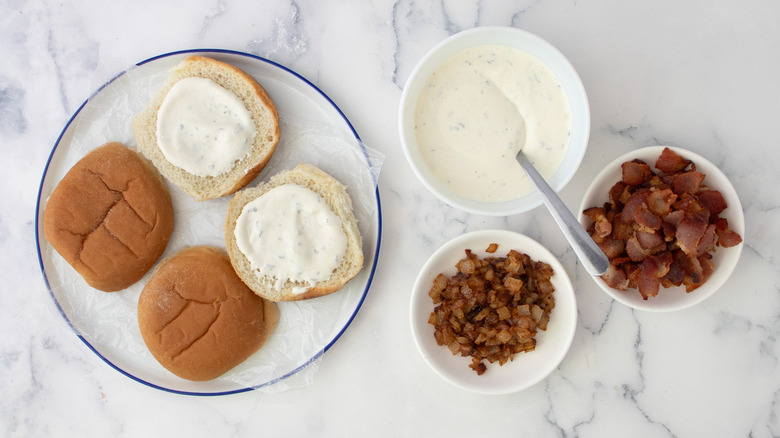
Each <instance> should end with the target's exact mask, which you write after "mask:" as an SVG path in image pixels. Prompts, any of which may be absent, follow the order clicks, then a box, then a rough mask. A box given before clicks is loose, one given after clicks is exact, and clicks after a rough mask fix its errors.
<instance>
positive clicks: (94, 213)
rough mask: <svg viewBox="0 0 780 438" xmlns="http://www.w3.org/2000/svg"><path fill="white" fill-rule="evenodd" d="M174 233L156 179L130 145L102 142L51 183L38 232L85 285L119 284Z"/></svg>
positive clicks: (167, 200)
mask: <svg viewBox="0 0 780 438" xmlns="http://www.w3.org/2000/svg"><path fill="white" fill-rule="evenodd" d="M172 232H173V206H172V204H171V197H170V195H169V193H168V190H167V189H166V187H165V185H164V183H163V181H162V179H161V178H160V177H159V175H158V174H157V172H156V171H155V170H154V168H153V167H152V166H151V165H150V164H149V163H148V162H147V161H146V160H144V159H143V158H142V157H141V156H139V155H138V154H137V153H136V152H134V151H132V150H131V149H128V148H127V147H125V146H124V145H122V144H120V143H115V142H112V143H106V144H105V145H102V146H100V147H98V148H96V149H94V150H92V151H91V152H89V153H88V154H87V155H85V156H84V157H83V158H82V159H81V160H79V161H78V162H77V163H76V164H75V165H74V166H73V167H72V168H71V169H70V170H69V171H68V173H67V174H65V177H63V178H62V180H61V181H60V182H59V183H58V184H57V187H55V189H54V191H53V192H52V194H51V196H50V197H49V199H48V201H47V202H46V207H45V210H44V212H43V234H44V236H45V237H46V240H47V241H49V243H50V244H51V245H52V246H53V247H54V249H55V250H56V251H57V252H58V253H59V254H60V255H61V256H62V257H63V258H64V259H65V260H66V261H67V262H68V263H69V264H70V265H71V266H72V267H73V268H74V269H75V270H76V271H77V272H78V273H79V275H81V276H82V277H83V278H84V280H85V281H86V282H87V284H89V285H90V286H92V287H94V288H95V289H99V290H102V291H106V292H113V291H118V290H122V289H125V288H127V287H129V286H130V285H132V284H133V283H135V282H137V281H138V280H140V279H141V277H143V276H144V274H146V272H147V271H148V270H149V269H150V268H151V267H152V266H153V265H154V263H155V262H157V259H158V258H159V257H160V256H161V255H162V253H163V251H164V250H165V247H166V246H167V245H168V239H169V238H170V235H171V233H172Z"/></svg>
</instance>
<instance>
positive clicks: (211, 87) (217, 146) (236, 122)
mask: <svg viewBox="0 0 780 438" xmlns="http://www.w3.org/2000/svg"><path fill="white" fill-rule="evenodd" d="M255 133H256V130H255V124H254V122H253V121H252V116H251V114H250V113H249V110H247V108H246V105H244V101H242V100H241V99H239V98H238V96H236V95H235V94H233V93H232V92H231V91H229V90H227V89H225V88H223V87H221V86H220V85H219V84H217V83H216V82H214V81H212V80H211V79H206V78H195V77H193V78H184V79H182V80H180V81H178V82H176V83H175V84H174V85H173V87H171V89H170V90H169V91H168V94H167V95H166V96H165V100H163V103H162V105H161V106H160V109H159V110H158V112H157V144H158V145H159V146H160V150H161V151H162V153H163V155H164V156H165V159H167V160H168V161H170V162H171V163H173V164H174V165H176V166H177V167H180V168H182V169H184V170H186V171H187V172H189V173H192V174H195V175H198V176H204V177H205V176H218V175H220V174H223V173H225V172H228V171H230V170H231V169H233V167H234V165H235V162H236V161H238V160H241V159H242V158H244V157H246V156H247V155H248V154H249V152H250V150H251V149H252V143H253V141H254V138H255Z"/></svg>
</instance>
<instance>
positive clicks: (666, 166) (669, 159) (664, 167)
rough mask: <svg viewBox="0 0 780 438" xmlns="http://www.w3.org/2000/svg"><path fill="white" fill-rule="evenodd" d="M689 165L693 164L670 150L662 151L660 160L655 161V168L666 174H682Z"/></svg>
mask: <svg viewBox="0 0 780 438" xmlns="http://www.w3.org/2000/svg"><path fill="white" fill-rule="evenodd" d="M689 164H691V161H690V160H686V159H685V158H683V157H681V156H680V155H679V154H678V153H677V152H675V151H673V150H671V149H669V148H664V150H663V151H661V155H659V156H658V159H657V160H656V161H655V168H656V169H658V170H660V171H661V172H666V173H671V172H680V171H682V170H685V168H686V167H688V165H689Z"/></svg>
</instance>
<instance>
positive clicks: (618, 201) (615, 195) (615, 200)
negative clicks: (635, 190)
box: [609, 181, 630, 210]
mask: <svg viewBox="0 0 780 438" xmlns="http://www.w3.org/2000/svg"><path fill="white" fill-rule="evenodd" d="M629 196H630V194H629V193H628V190H626V185H625V184H624V183H623V181H618V182H616V183H615V185H614V186H612V188H610V189H609V202H610V203H611V204H612V208H614V209H616V210H617V209H620V208H621V207H622V206H623V205H624V204H625V203H626V201H627V200H628V197H629Z"/></svg>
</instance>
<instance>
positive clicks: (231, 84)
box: [132, 55, 280, 201]
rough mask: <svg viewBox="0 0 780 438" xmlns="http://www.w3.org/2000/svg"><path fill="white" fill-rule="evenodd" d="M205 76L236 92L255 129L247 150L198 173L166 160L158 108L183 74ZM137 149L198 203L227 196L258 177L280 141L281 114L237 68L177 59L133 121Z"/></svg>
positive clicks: (197, 58) (198, 59)
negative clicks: (208, 172)
mask: <svg viewBox="0 0 780 438" xmlns="http://www.w3.org/2000/svg"><path fill="white" fill-rule="evenodd" d="M193 77H194V78H206V79H210V80H212V81H214V82H215V83H216V84H218V85H219V86H221V87H222V88H224V89H226V90H228V91H230V92H231V93H233V94H235V96H236V97H238V98H239V99H240V100H241V101H242V102H243V103H244V105H245V106H246V109H247V110H248V111H249V113H250V115H251V118H252V122H253V123H254V127H255V129H256V131H255V136H254V141H253V142H252V145H251V149H250V151H249V153H248V154H247V155H246V156H245V157H243V158H241V159H239V160H237V161H236V162H235V164H234V166H233V168H232V169H231V170H229V171H227V172H225V173H221V174H219V175H216V176H200V175H196V174H193V173H190V172H188V171H187V170H185V169H183V168H181V167H178V166H176V165H174V164H173V163H171V162H170V161H168V159H166V157H165V155H164V154H163V152H162V150H161V149H160V145H159V144H158V141H157V119H158V112H159V110H160V107H161V106H162V104H163V102H164V101H165V98H166V96H167V94H168V92H169V91H170V90H171V88H172V87H173V86H174V84H176V83H177V82H179V81H180V80H182V79H184V78H193ZM132 128H133V135H134V136H135V139H136V141H137V142H138V150H139V151H140V152H141V153H142V154H143V155H144V156H146V157H147V158H149V159H150V160H151V161H152V163H154V165H155V166H156V167H157V168H158V169H159V170H160V172H161V173H162V174H163V175H164V176H165V177H166V178H167V179H168V180H170V181H171V182H172V183H173V184H175V185H176V186H178V187H179V188H181V189H182V190H184V191H185V192H186V193H188V194H189V195H190V196H192V197H193V198H194V199H196V200H198V201H203V200H207V199H214V198H219V197H221V196H225V195H229V194H231V193H233V192H235V191H236V190H238V189H240V188H242V187H244V186H246V185H247V184H248V183H249V182H251V181H252V180H254V179H255V177H257V175H258V174H259V173H260V171H261V170H263V168H264V167H265V165H266V164H267V163H268V161H269V160H270V159H271V156H272V155H273V153H274V151H275V150H276V146H277V144H278V143H279V133H280V131H279V115H278V113H277V111H276V106H275V105H274V103H273V101H272V100H271V98H270V97H269V96H268V93H266V91H265V90H264V89H263V87H262V86H261V85H260V84H258V83H257V81H255V79H254V78H252V77H251V76H250V75H249V74H247V73H246V72H244V71H242V70H240V69H239V68H237V67H235V66H233V65H230V64H226V63H224V62H221V61H217V60H215V59H212V58H207V57H203V56H198V55H191V56H189V57H187V58H186V59H184V60H183V61H182V62H181V63H179V64H178V65H177V66H176V67H175V68H174V69H173V70H172V71H171V74H170V76H169V77H168V79H167V80H166V81H165V83H164V84H163V86H162V88H161V89H160V91H159V92H158V93H157V94H156V95H155V96H154V97H153V98H152V100H151V101H150V102H149V104H148V105H147V106H146V107H145V108H144V109H143V111H141V112H140V113H138V114H137V115H136V116H135V117H133V120H132Z"/></svg>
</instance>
